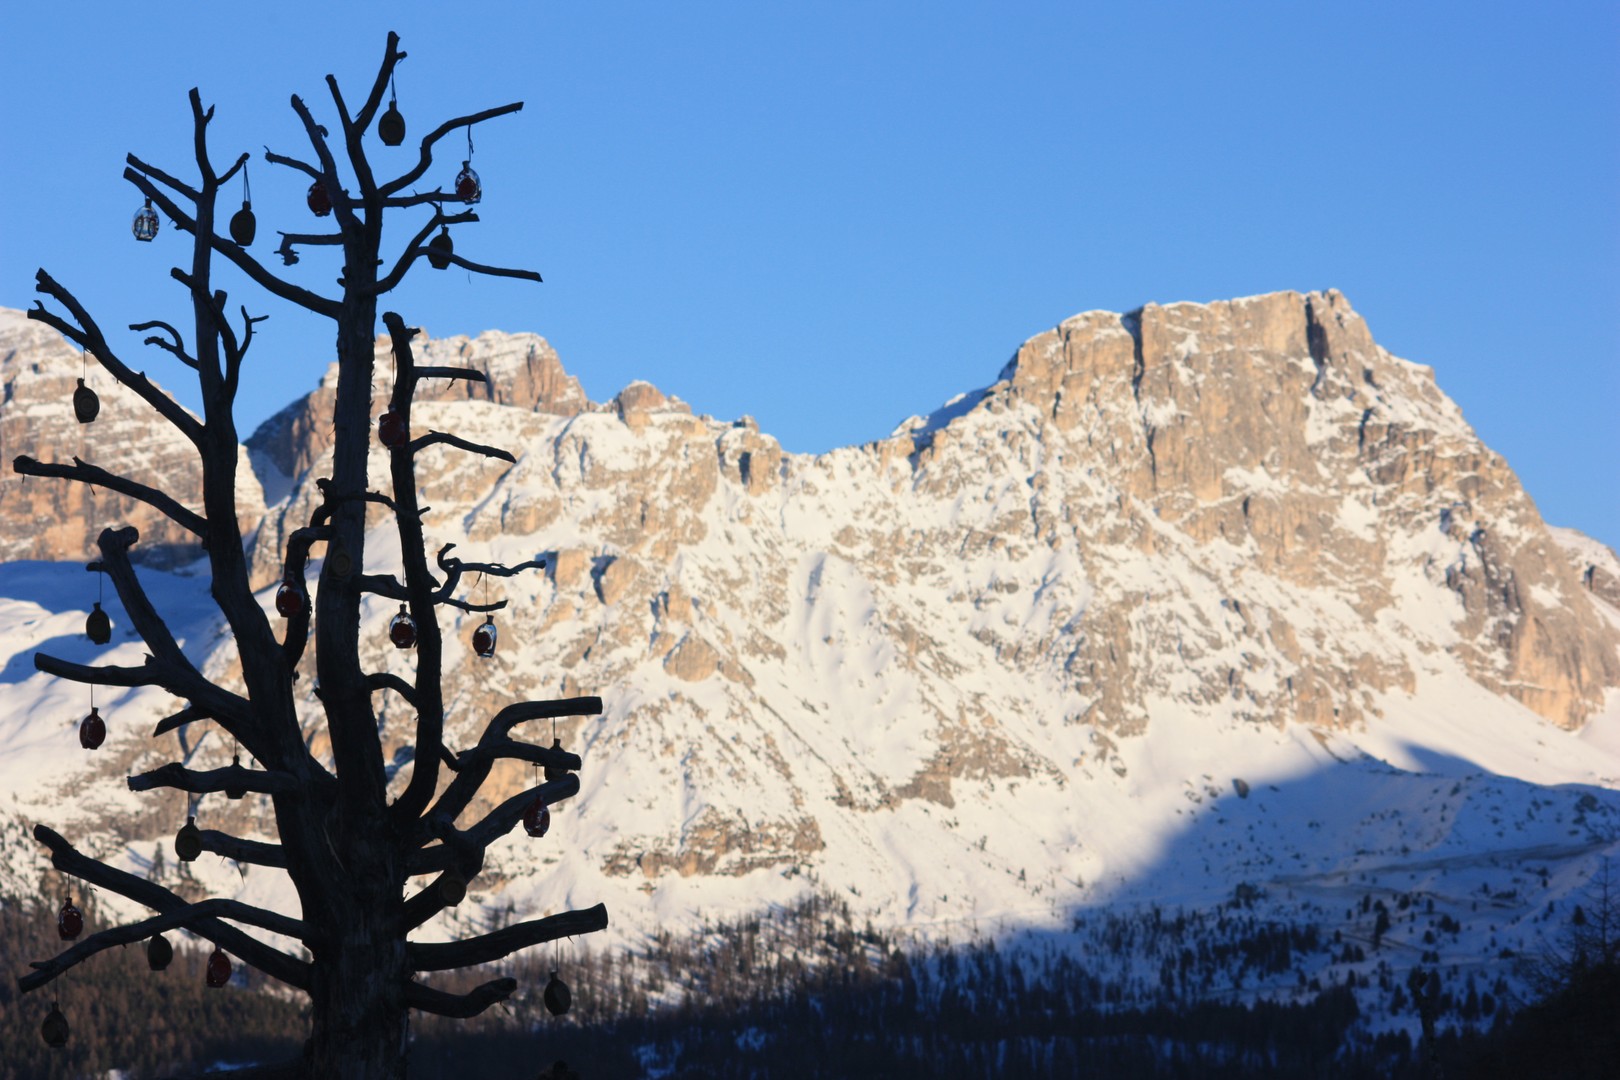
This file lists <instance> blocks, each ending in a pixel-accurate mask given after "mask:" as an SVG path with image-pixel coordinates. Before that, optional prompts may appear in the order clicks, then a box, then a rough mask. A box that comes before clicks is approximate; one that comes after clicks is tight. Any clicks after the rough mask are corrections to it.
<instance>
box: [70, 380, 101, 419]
mask: <svg viewBox="0 0 1620 1080" xmlns="http://www.w3.org/2000/svg"><path fill="white" fill-rule="evenodd" d="M100 412H101V399H100V398H99V397H97V396H96V392H95V391H94V390H92V389H90V388H89V387H88V386H86V385H84V380H83V379H80V380H79V387H78V389H77V390H74V391H73V416H74V418H75V419H77V420H78V421H79V423H81V424H88V423H90V422H91V421H92V420H94V419H95V418H96V416H97V415H98V414H99V413H100Z"/></svg>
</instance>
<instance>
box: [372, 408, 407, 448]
mask: <svg viewBox="0 0 1620 1080" xmlns="http://www.w3.org/2000/svg"><path fill="white" fill-rule="evenodd" d="M377 438H378V440H379V441H380V442H381V443H382V444H383V445H384V446H386V447H388V449H390V450H396V449H398V448H399V447H401V446H404V445H405V443H406V442H407V441H409V439H410V432H409V431H407V430H406V429H405V418H404V417H403V416H401V415H399V413H397V412H395V411H394V410H393V409H389V410H388V411H386V412H384V413H383V414H382V415H381V416H379V417H377Z"/></svg>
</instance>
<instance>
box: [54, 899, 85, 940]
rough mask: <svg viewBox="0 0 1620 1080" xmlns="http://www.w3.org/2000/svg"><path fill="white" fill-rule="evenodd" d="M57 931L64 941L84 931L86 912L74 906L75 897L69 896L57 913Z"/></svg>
mask: <svg viewBox="0 0 1620 1080" xmlns="http://www.w3.org/2000/svg"><path fill="white" fill-rule="evenodd" d="M56 932H57V933H58V934H59V935H61V938H62V940H63V941H72V940H73V939H74V938H76V937H78V936H79V935H80V934H82V933H83V932H84V912H82V911H80V910H79V909H78V908H76V907H74V906H73V897H71V896H70V897H68V898H67V899H66V900H65V901H63V903H62V910H61V911H59V912H57V913H56Z"/></svg>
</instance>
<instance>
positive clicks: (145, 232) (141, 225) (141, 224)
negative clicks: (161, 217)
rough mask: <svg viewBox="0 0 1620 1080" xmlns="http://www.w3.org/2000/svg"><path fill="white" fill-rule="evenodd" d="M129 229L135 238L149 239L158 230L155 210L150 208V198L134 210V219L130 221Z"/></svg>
mask: <svg viewBox="0 0 1620 1080" xmlns="http://www.w3.org/2000/svg"><path fill="white" fill-rule="evenodd" d="M130 231H131V232H133V233H134V234H135V239H137V240H148V241H149V240H151V239H152V238H153V237H155V236H156V235H157V232H158V216H157V211H156V210H154V209H152V200H151V199H147V200H146V205H145V206H142V207H141V208H140V209H139V210H137V211H135V220H134V221H133V222H131V223H130Z"/></svg>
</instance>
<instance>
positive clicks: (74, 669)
mask: <svg viewBox="0 0 1620 1080" xmlns="http://www.w3.org/2000/svg"><path fill="white" fill-rule="evenodd" d="M34 668H35V669H36V670H38V671H43V672H44V673H45V674H47V675H54V676H55V677H56V678H58V679H66V680H67V681H68V682H76V683H86V684H88V685H90V686H161V687H163V688H164V689H165V690H167V689H169V685H168V684H169V682H170V681H171V677H172V673H171V672H169V671H166V670H165V669H164V665H163V664H161V663H159V662H158V661H157V660H154V659H153V658H152V657H150V656H148V657H147V658H146V663H145V664H143V665H141V666H140V667H117V666H114V665H112V664H103V665H101V666H100V667H97V666H95V665H92V664H75V663H73V662H72V661H71V660H63V659H61V658H60V657H56V656H51V655H50V654H49V653H42V652H37V653H35V654H34Z"/></svg>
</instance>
